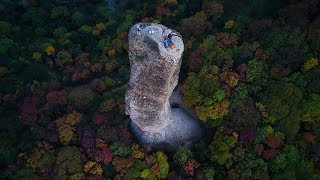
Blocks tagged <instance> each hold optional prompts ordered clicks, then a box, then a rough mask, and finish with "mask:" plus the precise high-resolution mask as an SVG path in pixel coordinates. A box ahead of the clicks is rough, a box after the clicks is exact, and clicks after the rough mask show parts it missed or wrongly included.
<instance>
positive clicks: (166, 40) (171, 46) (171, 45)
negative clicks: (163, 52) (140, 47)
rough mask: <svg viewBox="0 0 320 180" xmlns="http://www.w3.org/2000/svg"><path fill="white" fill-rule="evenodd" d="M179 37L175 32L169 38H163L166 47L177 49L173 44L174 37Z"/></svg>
mask: <svg viewBox="0 0 320 180" xmlns="http://www.w3.org/2000/svg"><path fill="white" fill-rule="evenodd" d="M173 36H177V34H174V33H173V32H171V33H169V34H168V35H167V36H163V39H164V47H165V48H168V47H169V46H170V48H171V49H173V48H175V45H174V43H173V42H172V37H173Z"/></svg>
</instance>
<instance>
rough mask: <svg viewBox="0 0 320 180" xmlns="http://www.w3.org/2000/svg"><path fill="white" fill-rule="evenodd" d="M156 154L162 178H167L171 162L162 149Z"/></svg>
mask: <svg viewBox="0 0 320 180" xmlns="http://www.w3.org/2000/svg"><path fill="white" fill-rule="evenodd" d="M156 156H157V163H158V167H159V171H160V178H161V179H165V178H166V177H167V176H168V173H169V163H168V161H167V156H166V155H165V154H164V153H163V152H161V151H158V152H157V153H156Z"/></svg>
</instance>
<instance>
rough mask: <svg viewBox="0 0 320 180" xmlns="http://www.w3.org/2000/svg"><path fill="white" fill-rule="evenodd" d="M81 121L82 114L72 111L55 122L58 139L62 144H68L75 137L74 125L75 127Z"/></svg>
mask: <svg viewBox="0 0 320 180" xmlns="http://www.w3.org/2000/svg"><path fill="white" fill-rule="evenodd" d="M81 119H82V114H80V113H78V112H76V111H73V112H72V113H70V114H68V115H65V116H63V117H61V118H58V119H57V120H56V124H57V127H58V133H59V139H60V141H61V143H62V144H64V145H67V144H69V143H70V142H71V141H72V140H73V139H74V136H75V125H77V124H78V123H79V122H80V121H81Z"/></svg>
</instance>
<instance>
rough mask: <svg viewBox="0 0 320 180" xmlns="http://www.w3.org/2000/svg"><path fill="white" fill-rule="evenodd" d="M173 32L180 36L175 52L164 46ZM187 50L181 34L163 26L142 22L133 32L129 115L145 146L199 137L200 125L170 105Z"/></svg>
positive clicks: (128, 103) (127, 108)
mask: <svg viewBox="0 0 320 180" xmlns="http://www.w3.org/2000/svg"><path fill="white" fill-rule="evenodd" d="M171 31H173V32H174V33H176V34H178V36H174V37H173V38H172V39H173V42H174V44H175V48H174V49H171V48H165V46H164V44H163V36H165V35H168V34H169V33H170V32H171ZM183 50H184V44H183V41H182V37H181V35H180V34H179V33H177V32H176V31H174V30H171V29H168V28H167V27H165V26H163V25H160V24H153V23H138V24H135V25H134V26H133V27H132V28H131V29H130V32H129V59H130V66H131V75H130V81H129V84H128V89H127V93H126V114H127V115H130V118H131V120H132V122H133V123H132V128H133V131H134V132H135V134H136V135H137V136H138V138H140V139H141V140H142V142H143V143H145V144H160V143H165V144H173V143H177V142H178V141H179V142H182V143H183V142H185V141H186V139H189V140H190V139H191V138H193V137H194V136H199V133H197V132H195V131H194V130H193V128H195V130H196V131H197V130H199V125H197V123H196V122H193V121H192V119H191V118H190V117H189V116H187V115H186V114H183V112H182V111H181V112H178V110H172V109H171V108H170V103H169V97H170V95H171V94H172V91H173V90H174V88H175V86H176V85H177V83H178V75H179V71H180V65H181V56H182V53H183ZM181 118H182V119H184V120H182V119H181ZM189 119H190V120H189ZM177 128H179V129H177ZM172 131H174V132H172ZM192 133H194V134H192Z"/></svg>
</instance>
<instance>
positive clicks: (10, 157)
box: [0, 0, 320, 180]
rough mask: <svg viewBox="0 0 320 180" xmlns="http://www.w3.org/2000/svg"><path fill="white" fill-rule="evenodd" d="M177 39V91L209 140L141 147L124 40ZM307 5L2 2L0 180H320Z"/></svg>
mask: <svg viewBox="0 0 320 180" xmlns="http://www.w3.org/2000/svg"><path fill="white" fill-rule="evenodd" d="M137 22H154V23H161V24H163V25H165V26H167V27H171V28H173V29H175V30H177V31H178V32H180V33H181V34H182V36H183V40H184V43H185V51H184V55H183V60H182V68H181V72H180V78H179V84H180V85H181V87H182V93H183V100H184V103H185V105H186V106H187V107H189V108H191V109H192V110H194V112H195V113H196V115H197V116H198V118H199V120H200V121H202V122H203V123H204V125H205V126H206V128H207V131H208V132H207V134H206V136H204V137H203V138H202V139H201V141H199V142H198V143H196V144H194V146H193V148H192V149H187V148H184V147H180V148H179V149H178V150H177V151H176V152H165V151H161V150H156V149H152V148H151V147H149V146H142V145H139V142H138V141H137V140H136V139H135V137H134V136H133V134H132V132H131V130H130V127H129V122H130V119H129V117H128V116H127V115H125V114H124V105H125V102H124V94H125V91H126V83H127V82H128V80H129V76H130V66H129V59H128V51H127V50H128V47H127V46H128V39H127V33H128V30H129V29H130V27H131V26H132V25H133V24H135V23H137ZM319 58H320V1H319V0H281V1H279V0H234V1H232V0H155V1H151V0H121V1H120V0H119V1H115V2H114V1H109V2H108V1H102V0H65V1H63V0H45V1H42V0H20V1H18V0H15V1H9V0H1V1H0V178H1V179H57V180H60V179H90V180H93V179H172V180H175V179H199V180H202V179H208V180H210V179H290V180H291V179H302V178H304V179H308V180H309V179H320V171H319V168H320V159H319V158H320V66H319V65H318V64H319Z"/></svg>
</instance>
